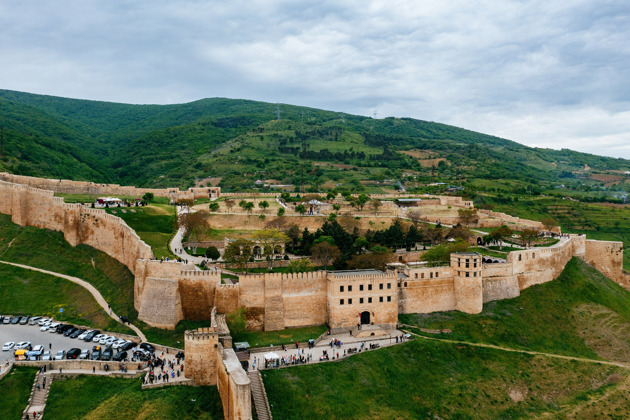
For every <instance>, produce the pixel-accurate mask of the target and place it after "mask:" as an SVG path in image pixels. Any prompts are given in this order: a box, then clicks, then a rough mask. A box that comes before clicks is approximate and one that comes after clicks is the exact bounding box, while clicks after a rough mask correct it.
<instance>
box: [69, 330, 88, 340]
mask: <svg viewBox="0 0 630 420" xmlns="http://www.w3.org/2000/svg"><path fill="white" fill-rule="evenodd" d="M84 332H85V330H84V329H81V328H79V329H77V330H75V331H74V332H73V333H72V334H70V338H77V337H78V336H80V335H81V334H82V333H84Z"/></svg>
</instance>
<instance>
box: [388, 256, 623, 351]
mask: <svg viewBox="0 0 630 420" xmlns="http://www.w3.org/2000/svg"><path fill="white" fill-rule="evenodd" d="M399 319H400V321H401V322H403V323H405V324H413V325H417V326H419V327H422V328H438V329H451V330H452V331H453V332H452V334H449V335H448V338H449V339H454V340H464V341H472V342H483V343H489V344H496V345H500V346H508V347H513V348H521V349H528V350H536V351H543V352H551V353H556V354H564V355H570V356H581V357H589V358H605V359H608V360H615V361H622V362H626V361H627V360H628V358H630V293H629V292H628V291H626V290H625V289H623V288H622V287H621V286H619V285H617V284H615V283H614V282H612V281H611V280H609V279H608V278H606V277H604V276H603V275H602V274H600V273H599V272H598V271H596V270H595V269H593V268H592V267H590V266H588V265H586V264H585V263H584V262H582V261H581V260H579V259H577V258H574V259H572V260H571V261H570V262H569V263H568V264H567V266H566V268H565V270H564V271H563V272H562V274H561V275H560V276H559V277H558V278H557V279H556V280H554V281H551V282H548V283H544V284H539V285H536V286H532V287H529V288H527V289H525V290H523V291H521V296H519V297H517V298H515V299H508V300H501V301H495V302H490V303H487V304H485V305H484V308H483V312H482V313H481V314H479V315H468V314H464V313H462V312H457V311H451V312H438V313H432V314H407V315H404V314H401V315H399Z"/></svg>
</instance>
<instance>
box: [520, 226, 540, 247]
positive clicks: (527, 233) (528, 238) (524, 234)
mask: <svg viewBox="0 0 630 420" xmlns="http://www.w3.org/2000/svg"><path fill="white" fill-rule="evenodd" d="M537 236H538V231H537V230H536V229H525V230H522V231H521V239H522V240H523V242H524V243H526V244H527V246H528V247H529V246H531V245H532V240H534V239H535V238H536V237H537Z"/></svg>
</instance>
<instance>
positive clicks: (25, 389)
mask: <svg viewBox="0 0 630 420" xmlns="http://www.w3.org/2000/svg"><path fill="white" fill-rule="evenodd" d="M3 362H4V361H3ZM36 373H37V368H25V367H19V368H17V367H14V368H13V369H12V370H11V372H9V373H8V374H7V375H6V376H5V377H4V378H2V380H0V396H1V397H0V401H1V402H0V419H7V420H8V419H19V418H21V417H22V411H24V409H25V408H26V404H28V396H29V394H30V392H31V387H32V386H33V381H35V374H36Z"/></svg>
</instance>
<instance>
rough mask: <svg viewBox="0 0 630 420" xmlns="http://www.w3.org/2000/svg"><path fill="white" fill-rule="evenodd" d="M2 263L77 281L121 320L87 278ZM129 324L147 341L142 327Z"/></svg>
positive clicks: (109, 313) (110, 314)
mask: <svg viewBox="0 0 630 420" xmlns="http://www.w3.org/2000/svg"><path fill="white" fill-rule="evenodd" d="M0 263H1V264H7V265H12V266H15V267H20V268H24V269H26V270H32V271H39V272H40V273H44V274H48V275H51V276H55V277H60V278H62V279H66V280H70V281H71V282H73V283H76V284H78V285H79V286H81V287H83V288H85V289H87V291H88V292H90V293H91V294H92V296H94V299H96V302H98V304H99V305H100V306H101V308H103V310H104V311H105V312H106V313H107V314H108V315H109V316H110V317H112V318H113V319H115V320H116V321H118V322H120V320H119V319H118V315H116V314H115V313H114V311H113V310H112V309H110V308H109V305H108V304H107V301H106V300H105V298H104V297H103V295H101V293H100V292H99V291H98V290H97V289H96V287H94V286H92V285H91V284H90V283H88V282H87V281H85V280H81V279H80V278H78V277H72V276H68V275H66V274H60V273H55V272H54V271H48V270H42V269H41V268H37V267H31V266H28V265H23V264H16V263H12V262H8V261H0ZM127 326H128V327H129V328H131V329H132V330H134V331H135V332H136V334H137V335H138V337H139V338H140V339H141V340H142V341H147V338H146V337H145V336H144V334H143V333H142V331H140V329H139V328H138V327H136V326H135V325H133V324H128V325H127Z"/></svg>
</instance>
